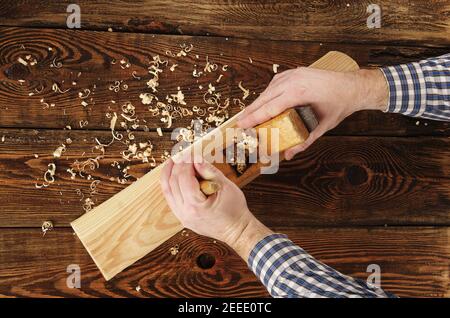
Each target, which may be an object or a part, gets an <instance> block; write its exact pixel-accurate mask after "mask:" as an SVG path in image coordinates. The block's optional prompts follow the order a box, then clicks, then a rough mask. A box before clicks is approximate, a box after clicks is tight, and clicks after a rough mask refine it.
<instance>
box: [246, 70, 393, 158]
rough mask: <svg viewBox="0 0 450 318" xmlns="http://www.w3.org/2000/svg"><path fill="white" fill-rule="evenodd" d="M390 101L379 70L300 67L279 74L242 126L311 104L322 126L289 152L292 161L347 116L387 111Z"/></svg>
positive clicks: (248, 126) (252, 106) (250, 111)
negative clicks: (330, 69)
mask: <svg viewBox="0 0 450 318" xmlns="http://www.w3.org/2000/svg"><path fill="white" fill-rule="evenodd" d="M387 104H388V86H387V82H386V79H385V78H384V75H383V74H382V72H381V71H380V70H378V69H375V70H359V71H355V72H347V73H342V72H332V71H325V70H319V69H313V68H305V67H299V68H296V69H292V70H287V71H285V72H282V73H280V74H277V75H275V76H274V78H273V79H272V81H271V82H270V83H269V86H268V87H267V88H266V90H265V91H264V92H263V93H262V94H261V95H260V96H259V97H258V98H257V99H256V100H255V101H254V102H253V103H252V104H251V105H249V106H248V107H247V108H246V109H245V110H244V112H243V114H242V116H241V117H240V119H239V121H238V126H239V127H241V128H251V127H254V126H256V125H258V124H260V123H263V122H265V121H267V120H269V119H271V118H273V117H275V116H277V115H278V114H280V113H282V112H283V111H285V110H286V109H288V108H291V107H297V106H306V105H309V106H311V107H312V108H313V109H314V112H315V114H316V116H317V117H318V120H319V125H318V126H317V127H316V128H315V129H314V130H313V131H312V132H311V133H310V135H309V138H308V139H307V140H306V141H305V142H304V143H303V144H301V145H297V146H295V147H293V148H291V149H288V150H287V151H286V153H285V156H286V159H288V160H289V159H292V157H294V155H295V154H297V153H299V152H301V151H303V150H305V149H306V148H308V147H309V146H310V145H311V144H312V143H313V142H314V141H316V140H317V138H319V137H320V136H322V135H323V134H324V133H326V132H327V131H328V130H330V129H333V128H334V127H336V126H337V125H338V124H339V123H340V122H341V121H342V120H344V119H345V118H346V117H347V116H349V115H351V114H353V113H354V112H356V111H358V110H363V109H378V110H385V109H386V107H387Z"/></svg>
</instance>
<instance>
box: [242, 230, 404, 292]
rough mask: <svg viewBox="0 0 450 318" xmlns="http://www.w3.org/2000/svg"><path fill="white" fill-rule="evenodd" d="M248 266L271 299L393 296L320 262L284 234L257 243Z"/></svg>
mask: <svg viewBox="0 0 450 318" xmlns="http://www.w3.org/2000/svg"><path fill="white" fill-rule="evenodd" d="M248 264H249V267H250V268H251V270H252V271H253V272H254V273H255V274H256V276H258V277H259V278H260V280H261V282H262V283H263V284H264V286H266V288H267V290H268V291H269V293H270V294H271V295H272V296H273V297H284V298H300V297H316V298H319V297H333V298H343V297H359V298H361V297H370V298H375V297H395V296H394V295H392V294H390V293H387V292H385V291H383V290H382V289H381V288H378V287H375V286H372V285H369V284H368V283H366V282H363V281H361V280H357V279H354V278H351V277H349V276H346V275H343V274H341V273H339V272H338V271H336V270H334V269H333V268H331V267H329V266H327V265H325V264H322V263H320V262H319V261H317V260H316V259H315V258H314V257H312V256H311V255H309V254H308V253H307V252H305V251H304V250H303V249H302V248H300V247H299V246H297V245H295V244H294V243H293V242H292V241H291V240H289V239H288V238H287V236H286V235H284V234H272V235H269V236H267V237H265V238H264V239H262V240H261V241H260V242H258V243H257V244H256V246H255V247H254V248H253V250H252V251H251V253H250V256H249V259H248Z"/></svg>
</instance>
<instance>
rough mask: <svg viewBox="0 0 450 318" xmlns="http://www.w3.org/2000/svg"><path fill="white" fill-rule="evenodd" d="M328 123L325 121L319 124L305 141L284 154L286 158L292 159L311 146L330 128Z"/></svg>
mask: <svg viewBox="0 0 450 318" xmlns="http://www.w3.org/2000/svg"><path fill="white" fill-rule="evenodd" d="M327 127H328V125H326V124H325V123H321V124H319V126H317V127H316V128H315V129H314V130H313V131H312V132H311V133H310V134H309V136H308V138H307V139H306V140H305V142H304V143H302V144H300V145H297V146H294V147H292V148H289V149H288V150H286V152H285V153H284V156H285V158H286V160H291V159H292V158H293V157H294V156H295V155H296V154H298V153H299V152H302V151H305V150H306V149H308V148H309V146H311V145H312V144H313V143H314V142H315V141H316V140H317V139H318V138H320V137H321V136H322V135H323V134H324V133H326V132H327V130H328V128H327Z"/></svg>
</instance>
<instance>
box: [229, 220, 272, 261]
mask: <svg viewBox="0 0 450 318" xmlns="http://www.w3.org/2000/svg"><path fill="white" fill-rule="evenodd" d="M271 234H273V232H272V231H271V230H270V229H269V228H268V227H266V226H265V225H264V224H262V223H261V222H260V221H259V220H258V219H256V218H255V217H252V218H251V219H250V220H248V222H246V224H242V227H241V228H239V230H237V233H236V235H234V237H233V238H232V239H231V240H229V241H228V242H226V243H227V244H228V245H229V246H230V247H231V248H232V249H233V250H234V251H235V252H236V253H237V254H238V255H239V256H240V257H242V259H243V260H244V261H247V260H248V257H249V255H250V252H251V251H252V250H253V248H254V247H255V246H256V244H257V243H258V242H260V241H261V240H262V239H263V238H265V237H267V236H269V235H271Z"/></svg>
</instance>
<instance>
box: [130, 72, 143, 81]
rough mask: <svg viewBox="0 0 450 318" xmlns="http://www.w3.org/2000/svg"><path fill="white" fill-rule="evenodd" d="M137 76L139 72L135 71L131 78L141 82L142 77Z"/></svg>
mask: <svg viewBox="0 0 450 318" xmlns="http://www.w3.org/2000/svg"><path fill="white" fill-rule="evenodd" d="M136 74H137V72H136V71H133V73H131V76H133V78H135V79H137V80H140V79H141V77H140V76H137V75H136Z"/></svg>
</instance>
